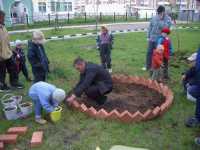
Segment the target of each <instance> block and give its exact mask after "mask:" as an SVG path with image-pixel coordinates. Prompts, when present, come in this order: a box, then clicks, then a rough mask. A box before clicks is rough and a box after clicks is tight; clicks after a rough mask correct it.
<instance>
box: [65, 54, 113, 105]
mask: <svg viewBox="0 0 200 150" xmlns="http://www.w3.org/2000/svg"><path fill="white" fill-rule="evenodd" d="M74 67H75V68H76V70H78V71H79V72H80V81H79V82H78V84H77V85H76V87H75V88H74V90H73V94H72V95H71V96H70V97H69V98H68V99H67V100H68V102H72V101H73V100H74V99H75V98H76V97H80V96H81V95H82V93H85V94H86V95H87V96H88V98H90V99H92V100H94V101H96V102H97V104H99V105H103V104H104V103H105V102H106V100H107V96H106V94H108V93H110V92H111V91H112V88H113V84H112V78H111V76H110V74H109V72H108V71H107V70H106V69H104V68H103V67H102V66H100V65H97V64H93V63H89V62H86V61H85V60H83V59H82V58H80V57H78V58H77V59H75V60H74Z"/></svg>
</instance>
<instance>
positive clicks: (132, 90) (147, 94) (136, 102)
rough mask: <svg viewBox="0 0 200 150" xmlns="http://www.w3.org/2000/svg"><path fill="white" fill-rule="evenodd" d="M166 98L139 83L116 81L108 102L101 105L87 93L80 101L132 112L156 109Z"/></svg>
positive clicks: (90, 104)
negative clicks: (87, 95) (89, 97)
mask: <svg viewBox="0 0 200 150" xmlns="http://www.w3.org/2000/svg"><path fill="white" fill-rule="evenodd" d="M164 100H165V98H164V96H163V95H162V94H160V93H159V92H157V91H155V90H153V89H150V88H148V87H145V86H143V85H137V84H124V83H123V84H122V83H114V88H113V91H112V92H111V93H110V94H108V99H107V101H106V103H104V104H103V105H101V106H99V105H98V104H97V103H96V102H95V101H94V100H91V99H88V98H87V97H86V96H85V95H84V96H82V97H81V99H79V100H78V101H79V102H80V103H84V104H85V105H86V106H87V107H91V106H93V107H94V108H95V109H96V110H100V109H101V108H104V109H105V110H106V111H107V112H110V111H112V110H113V109H117V110H118V111H119V112H120V113H122V112H123V111H125V110H128V111H129V112H130V113H135V112H137V111H140V112H142V113H144V112H145V111H147V110H148V109H154V108H155V107H156V106H160V105H161V104H162V103H163V102H164Z"/></svg>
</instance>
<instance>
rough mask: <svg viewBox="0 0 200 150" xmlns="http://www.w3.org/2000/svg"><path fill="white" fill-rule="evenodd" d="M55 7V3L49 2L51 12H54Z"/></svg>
mask: <svg viewBox="0 0 200 150" xmlns="http://www.w3.org/2000/svg"><path fill="white" fill-rule="evenodd" d="M55 6H56V3H55V2H51V11H52V12H55V11H56V9H55Z"/></svg>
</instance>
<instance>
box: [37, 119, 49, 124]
mask: <svg viewBox="0 0 200 150" xmlns="http://www.w3.org/2000/svg"><path fill="white" fill-rule="evenodd" d="M35 122H37V123H39V124H41V125H44V124H46V123H47V121H46V120H44V119H42V118H40V119H35Z"/></svg>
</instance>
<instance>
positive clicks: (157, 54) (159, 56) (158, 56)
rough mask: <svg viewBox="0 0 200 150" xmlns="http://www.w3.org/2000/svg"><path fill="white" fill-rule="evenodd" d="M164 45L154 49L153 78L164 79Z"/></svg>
mask: <svg viewBox="0 0 200 150" xmlns="http://www.w3.org/2000/svg"><path fill="white" fill-rule="evenodd" d="M163 50H164V47H163V45H158V46H157V48H156V49H154V51H153V56H152V63H151V72H152V76H151V79H152V80H157V81H162V64H163Z"/></svg>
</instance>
